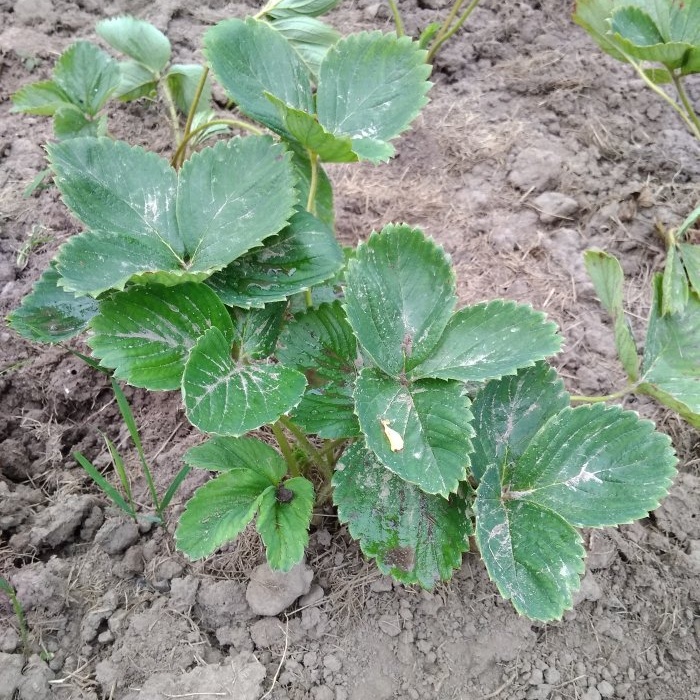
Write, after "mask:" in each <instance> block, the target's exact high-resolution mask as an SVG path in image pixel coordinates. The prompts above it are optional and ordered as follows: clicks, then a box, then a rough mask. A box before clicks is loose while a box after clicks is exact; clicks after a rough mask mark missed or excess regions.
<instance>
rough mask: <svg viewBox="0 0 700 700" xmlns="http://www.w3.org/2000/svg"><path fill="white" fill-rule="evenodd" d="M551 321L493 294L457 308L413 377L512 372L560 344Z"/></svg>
mask: <svg viewBox="0 0 700 700" xmlns="http://www.w3.org/2000/svg"><path fill="white" fill-rule="evenodd" d="M561 342H562V339H561V336H559V335H558V334H557V327H556V324H554V323H552V322H551V321H546V316H545V315H544V314H543V313H541V312H538V311H534V310H533V309H532V307H530V306H527V305H525V304H516V303H515V302H514V301H504V300H502V299H497V300H496V301H491V302H488V303H483V304H475V305H474V306H467V307H466V308H464V309H460V310H459V311H457V312H456V313H455V314H454V315H453V316H452V318H451V319H450V321H449V323H448V324H447V327H446V328H445V331H444V333H443V334H442V337H441V338H440V342H439V343H438V344H437V346H436V347H435V348H434V349H433V351H432V352H431V354H430V355H429V356H428V357H427V359H425V360H424V361H423V362H422V363H421V364H420V365H418V366H417V367H414V368H413V369H412V370H411V372H410V376H411V377H412V378H422V377H435V378H436V379H457V380H459V381H462V382H480V381H485V380H487V379H495V378H498V377H502V376H503V375H506V374H514V373H515V372H516V371H517V370H518V369H519V368H521V367H529V366H532V365H534V364H535V362H537V361H538V360H543V359H544V358H545V357H548V356H550V355H554V354H555V353H557V352H559V349H560V348H561Z"/></svg>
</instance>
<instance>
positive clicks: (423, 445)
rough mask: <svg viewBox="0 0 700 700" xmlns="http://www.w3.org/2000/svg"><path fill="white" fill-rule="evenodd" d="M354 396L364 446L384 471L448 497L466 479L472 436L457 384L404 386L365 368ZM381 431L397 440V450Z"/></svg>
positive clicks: (425, 381) (465, 403)
mask: <svg viewBox="0 0 700 700" xmlns="http://www.w3.org/2000/svg"><path fill="white" fill-rule="evenodd" d="M354 396H355V405H356V411H357V415H358V418H359V421H360V428H361V429H362V433H363V435H364V436H365V439H366V441H367V446H368V447H369V448H370V449H371V450H372V451H373V452H374V453H375V454H376V455H377V457H378V459H379V460H380V461H381V463H382V464H384V466H386V467H387V468H388V469H390V470H391V471H392V472H394V474H396V475H397V476H399V477H400V478H401V479H404V480H405V481H408V482H410V483H412V484H415V485H416V486H419V487H420V488H421V489H422V490H423V491H425V492H426V493H432V494H441V495H442V496H444V497H445V498H448V496H449V494H450V493H455V492H456V491H457V487H458V485H459V482H460V481H464V479H465V478H466V476H467V467H468V466H469V453H470V452H471V451H472V443H471V437H473V435H474V432H473V429H472V426H471V419H472V414H471V412H470V411H469V406H470V402H469V399H468V398H467V397H466V396H464V394H463V386H462V384H461V383H459V382H455V381H450V382H446V381H442V380H439V379H423V380H420V381H417V382H413V383H411V384H409V385H404V384H402V383H401V382H400V381H398V380H396V379H393V378H392V377H388V376H387V375H385V374H382V373H381V372H379V371H377V370H375V369H370V368H366V369H363V370H362V371H361V372H360V374H359V376H358V378H357V383H356V386H355V394H354ZM386 428H390V429H391V430H392V431H394V432H395V433H397V434H398V436H399V437H400V438H401V440H402V441H403V445H402V447H401V448H400V449H396V444H397V443H396V442H394V443H392V441H390V440H389V438H388V437H387V431H386Z"/></svg>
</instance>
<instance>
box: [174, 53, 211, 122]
mask: <svg viewBox="0 0 700 700" xmlns="http://www.w3.org/2000/svg"><path fill="white" fill-rule="evenodd" d="M203 71H204V68H203V67H202V66H198V65H196V64H193V65H182V64H179V63H178V64H175V65H172V66H170V68H169V69H168V73H167V75H166V76H165V80H166V82H167V84H168V88H169V90H170V93H171V94H172V96H173V99H174V100H175V104H176V105H177V108H178V109H179V110H180V111H181V112H182V113H183V114H189V112H190V109H191V107H192V102H194V97H195V95H196V94H197V87H198V86H199V82H200V80H201V79H202V73H203ZM210 102H211V80H209V78H208V77H207V80H206V81H205V82H204V88H203V89H202V94H201V95H200V97H199V101H198V102H197V111H198V112H199V111H202V110H205V109H209V103H210Z"/></svg>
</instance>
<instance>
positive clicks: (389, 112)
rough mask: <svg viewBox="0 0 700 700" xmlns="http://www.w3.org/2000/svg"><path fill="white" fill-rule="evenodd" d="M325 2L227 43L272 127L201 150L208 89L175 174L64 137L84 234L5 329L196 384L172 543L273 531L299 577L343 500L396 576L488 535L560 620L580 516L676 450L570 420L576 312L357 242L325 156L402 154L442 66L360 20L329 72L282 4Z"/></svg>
mask: <svg viewBox="0 0 700 700" xmlns="http://www.w3.org/2000/svg"><path fill="white" fill-rule="evenodd" d="M327 5H328V3H327V2H326V3H323V2H320V0H283V2H280V3H278V4H276V5H275V6H274V8H269V7H268V8H267V9H265V10H264V11H262V12H261V14H260V16H259V17H258V18H248V19H246V20H240V19H230V20H226V21H224V22H221V23H219V24H218V25H216V26H214V27H212V28H211V29H209V30H208V32H207V33H206V35H205V37H204V48H205V55H206V57H207V60H208V62H209V66H210V68H211V70H212V72H213V74H214V76H215V77H216V79H218V81H219V82H220V84H221V85H222V87H223V88H224V89H225V90H226V92H227V93H228V95H229V97H230V98H231V100H232V101H233V102H234V103H235V105H236V107H237V110H238V112H239V113H240V114H241V115H242V116H243V118H244V120H240V119H238V117H236V123H237V124H239V125H243V126H245V127H246V128H249V130H252V131H253V132H254V133H253V135H248V136H244V137H241V136H236V137H233V138H230V139H228V140H220V141H218V142H217V143H216V144H215V145H213V146H209V147H204V148H201V149H200V150H196V152H194V153H192V154H191V155H189V156H188V153H189V149H190V146H192V145H193V134H195V132H196V129H197V128H196V127H193V125H192V119H191V117H192V115H193V114H194V113H195V111H196V109H197V105H196V102H197V98H196V96H195V98H194V100H193V103H192V105H191V106H190V112H189V115H188V119H187V123H186V125H185V130H184V132H183V134H182V138H181V139H179V140H178V141H177V142H176V155H175V157H173V159H172V163H171V162H169V161H168V160H166V159H164V158H162V157H160V156H159V155H156V154H154V153H149V152H147V151H146V150H145V149H143V148H140V147H132V146H129V145H128V144H126V143H124V142H121V141H113V140H110V139H108V138H104V137H102V138H99V137H79V138H73V139H70V140H66V141H62V142H59V143H52V144H50V145H49V146H48V147H47V151H48V155H49V161H50V165H51V169H52V171H53V173H54V179H55V182H56V185H57V187H58V189H59V190H60V192H61V194H62V197H63V201H64V202H65V204H66V206H67V207H68V208H69V209H70V210H71V212H72V213H73V214H74V215H75V216H76V217H77V218H78V219H79V221H81V222H82V224H83V225H84V227H85V230H84V231H83V232H82V233H79V234H77V235H76V236H73V237H72V238H71V239H69V240H68V241H67V242H66V243H64V244H63V245H62V246H61V248H60V249H59V251H58V253H57V254H56V256H55V259H54V261H53V262H52V264H51V266H50V268H49V269H48V270H47V271H46V272H45V273H44V275H43V276H42V278H41V279H40V280H39V282H38V283H37V284H36V286H35V288H34V290H33V291H32V293H31V294H29V295H28V296H27V297H26V298H25V299H24V302H23V304H22V306H21V307H20V308H19V309H18V310H16V311H15V312H14V313H13V314H12V316H11V318H10V323H11V325H12V326H13V327H14V328H15V329H16V330H17V331H18V332H19V333H21V334H22V335H23V336H24V337H26V338H29V339H31V340H35V341H39V342H54V343H55V342H64V341H66V340H69V339H71V338H74V337H75V336H78V335H80V334H82V333H83V332H86V333H87V344H88V346H89V347H90V348H91V351H92V355H93V357H94V358H96V359H97V360H99V363H100V365H101V367H102V368H104V369H107V370H109V371H111V372H113V376H114V377H115V378H116V379H119V380H122V381H125V382H127V383H128V384H130V385H132V386H137V387H143V388H145V389H148V390H151V391H175V392H179V396H180V400H181V402H182V406H183V407H184V411H185V413H186V415H187V417H188V419H189V421H190V422H191V423H192V425H193V426H195V427H196V428H197V429H199V430H200V431H201V432H202V433H204V434H206V435H207V436H208V437H207V439H206V440H205V441H204V442H202V443H201V444H200V445H197V446H196V447H193V448H191V449H190V450H188V451H187V452H186V454H185V455H184V457H183V459H184V462H185V464H186V465H187V466H188V467H191V468H196V469H204V470H207V471H211V472H214V473H215V474H216V476H215V478H213V479H211V480H210V481H208V482H207V483H206V484H204V485H203V486H202V487H200V488H199V489H198V490H197V492H196V493H195V494H194V496H193V497H192V498H191V500H190V501H189V502H188V504H187V506H186V509H185V511H184V513H183V514H182V516H181V518H180V521H179V523H178V525H177V528H176V531H175V537H176V542H177V546H178V547H179V548H180V549H181V550H182V551H183V552H185V553H186V554H187V555H188V556H189V557H191V558H200V557H204V556H207V555H209V554H211V553H212V552H214V551H215V550H216V549H217V548H218V547H219V546H221V545H223V544H224V543H226V542H228V541H230V540H232V539H234V538H235V537H236V536H238V535H239V534H240V533H241V532H242V530H243V529H244V528H245V527H246V526H247V525H248V524H249V523H251V522H253V521H254V522H255V526H256V528H257V530H258V532H259V533H260V535H261V536H262V540H263V542H264V545H265V548H266V553H267V558H268V561H269V563H270V565H271V566H272V567H274V568H278V569H283V570H288V569H290V568H291V567H292V566H293V565H294V564H296V563H297V562H298V561H300V559H301V558H302V557H303V556H304V550H305V547H306V545H307V542H308V529H309V526H310V522H311V517H312V513H313V509H314V506H315V505H323V504H327V503H333V504H334V505H335V506H336V507H337V510H338V516H339V519H340V521H341V522H344V523H347V524H348V528H349V531H350V533H351V534H352V535H353V536H354V537H355V538H356V539H357V540H358V541H359V543H360V546H361V548H362V550H363V551H364V552H365V554H366V555H367V556H369V557H372V558H374V559H375V560H376V563H377V566H378V567H379V568H380V569H381V570H382V571H383V572H385V573H388V574H391V575H392V576H394V577H395V578H396V579H397V580H399V581H401V582H403V583H405V584H419V585H421V586H423V587H426V588H431V587H433V586H434V585H435V583H436V582H437V581H440V580H446V579H449V578H450V576H451V575H452V573H453V571H454V570H455V569H456V568H458V567H459V566H460V563H461V559H462V555H463V553H464V552H466V551H468V549H469V545H470V539H471V538H472V536H474V537H475V540H476V542H477V544H478V546H479V550H480V552H481V555H482V557H483V559H484V561H485V563H486V566H487V569H488V571H489V574H490V575H491V577H492V578H493V580H494V581H495V582H496V585H497V586H498V588H499V590H500V591H501V593H502V594H503V595H504V596H505V597H506V598H508V599H510V600H512V602H513V604H514V605H515V607H516V609H517V610H518V611H519V612H521V613H523V614H525V615H528V616H530V617H532V618H534V619H540V620H549V619H555V618H559V617H561V615H562V613H563V611H564V610H565V609H566V608H568V607H570V606H571V604H572V593H573V592H574V591H575V590H576V589H577V588H578V586H579V578H580V575H581V573H582V572H583V569H584V554H585V552H584V550H583V547H582V545H581V537H580V534H579V532H578V528H581V527H604V526H609V525H614V524H617V523H626V522H631V521H632V520H634V519H635V518H639V517H643V516H645V515H646V513H647V512H648V511H649V510H651V509H654V508H655V507H656V506H657V505H658V504H659V502H660V499H662V498H663V497H664V495H665V494H666V493H667V491H668V488H669V486H670V482H671V479H672V477H673V474H674V470H675V462H676V459H675V456H674V454H673V450H672V448H671V445H670V440H669V439H668V437H666V436H664V435H662V434H660V433H658V432H656V431H655V430H654V426H653V424H652V423H651V422H649V421H646V420H642V419H640V418H639V417H638V416H637V414H635V413H633V412H630V411H623V410H621V409H619V408H617V407H604V406H603V405H596V406H593V407H579V408H574V409H572V408H570V407H569V402H570V397H569V395H568V394H567V393H566V391H565V390H564V387H563V384H562V382H561V380H560V379H559V378H558V377H557V374H556V372H555V371H554V370H553V369H552V368H550V367H549V366H548V365H547V364H546V362H545V360H546V358H547V357H550V356H552V355H554V354H555V353H557V352H558V351H559V349H560V346H561V342H562V339H561V337H560V336H559V335H558V333H557V331H556V327H555V325H554V324H553V323H551V322H549V321H547V320H546V318H545V316H544V314H542V313H540V312H537V311H535V310H533V309H532V308H531V307H530V306H527V305H524V304H517V303H515V302H512V301H507V300H496V301H490V302H483V303H478V304H474V305H471V306H465V307H461V308H458V307H457V294H456V280H455V275H454V271H453V269H452V266H451V262H450V259H449V257H448V256H447V255H446V253H445V252H444V251H443V250H442V249H441V248H440V247H439V246H438V245H437V244H436V243H435V242H434V241H433V240H432V239H430V238H429V237H427V236H426V235H425V234H424V233H423V232H422V231H420V230H418V229H416V228H413V227H411V226H409V225H406V224H390V225H387V226H385V227H384V228H383V229H382V230H381V231H379V232H373V233H371V234H370V235H369V236H368V238H367V240H366V241H364V242H363V243H361V244H360V245H358V246H357V248H356V249H355V250H353V251H343V250H342V249H341V247H340V246H339V245H338V243H337V241H336V238H335V235H334V216H333V205H332V187H331V183H330V180H329V179H328V177H327V175H326V173H325V170H324V165H325V164H326V163H335V162H355V161H370V162H381V161H384V160H387V159H388V158H390V157H391V156H392V155H393V154H394V145H393V143H392V142H393V141H394V139H395V138H396V137H398V136H399V135H400V134H401V133H402V132H403V131H404V130H405V129H407V128H408V127H409V125H410V123H411V121H412V120H413V119H414V118H415V117H416V115H417V114H418V113H419V111H420V109H421V108H422V106H423V105H424V104H425V103H426V101H427V98H426V93H427V92H428V89H429V87H430V84H429V83H428V81H427V77H428V75H429V73H430V66H429V65H428V64H427V63H426V51H425V50H423V49H422V48H421V47H420V45H419V44H418V43H416V42H413V41H412V40H411V39H409V38H408V37H397V36H396V35H394V34H382V33H380V32H362V33H359V34H355V35H351V36H348V37H345V38H340V39H337V40H336V41H335V42H334V43H333V44H332V46H330V47H328V48H327V50H324V51H323V52H322V53H323V55H322V56H318V58H319V60H318V67H317V68H315V67H314V66H312V65H310V64H309V60H308V57H305V56H304V55H303V54H302V52H301V51H299V50H298V49H297V47H295V44H294V40H290V38H289V36H287V35H286V34H285V33H284V32H280V31H278V28H275V26H274V24H275V22H277V18H276V17H275V16H274V12H278V13H279V12H280V11H281V8H282V9H284V10H285V12H287V11H290V12H291V11H292V10H293V11H294V12H297V13H302V14H303V13H304V12H308V14H309V15H310V16H314V13H315V12H316V11H317V10H318V9H319V8H321V7H326V6H327ZM275 8H276V9H275ZM270 17H272V19H273V20H274V21H270V19H269V18H270ZM205 79H207V69H205V70H204V71H203V72H202V74H201V76H200V83H199V86H198V87H201V86H202V85H203V81H204V80H205ZM197 93H201V90H199V89H198V90H197V91H196V93H195V95H196V94H197ZM217 119H219V118H218V117H217ZM227 119H228V117H221V118H220V121H226V120H227ZM245 120H247V121H245ZM229 121H231V122H233V121H234V120H233V119H230V120H229ZM253 122H254V123H253Z"/></svg>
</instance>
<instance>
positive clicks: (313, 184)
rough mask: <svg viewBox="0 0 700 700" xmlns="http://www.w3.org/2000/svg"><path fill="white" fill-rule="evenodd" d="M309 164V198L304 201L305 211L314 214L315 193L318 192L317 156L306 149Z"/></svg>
mask: <svg viewBox="0 0 700 700" xmlns="http://www.w3.org/2000/svg"><path fill="white" fill-rule="evenodd" d="M307 152H308V154H309V161H310V162H311V181H310V182H309V196H308V198H307V200H306V211H308V212H309V214H314V215H315V214H316V191H317V190H318V154H317V153H314V152H313V151H312V150H311V149H307Z"/></svg>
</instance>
